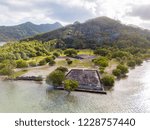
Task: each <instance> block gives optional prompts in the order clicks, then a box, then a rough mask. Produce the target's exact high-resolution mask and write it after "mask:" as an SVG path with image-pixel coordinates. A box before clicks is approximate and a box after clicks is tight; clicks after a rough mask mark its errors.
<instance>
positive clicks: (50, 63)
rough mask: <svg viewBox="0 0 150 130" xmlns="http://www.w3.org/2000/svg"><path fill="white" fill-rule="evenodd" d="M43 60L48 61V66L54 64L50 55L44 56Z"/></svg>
mask: <svg viewBox="0 0 150 130" xmlns="http://www.w3.org/2000/svg"><path fill="white" fill-rule="evenodd" d="M45 60H46V62H47V63H49V65H50V66H52V65H54V64H55V61H54V58H53V57H51V56H48V57H46V58H45Z"/></svg>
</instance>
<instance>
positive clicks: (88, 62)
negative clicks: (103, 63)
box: [56, 59, 95, 68]
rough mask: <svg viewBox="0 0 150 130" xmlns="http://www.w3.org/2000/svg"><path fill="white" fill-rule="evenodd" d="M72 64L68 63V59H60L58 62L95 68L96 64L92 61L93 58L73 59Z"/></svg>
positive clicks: (61, 64)
mask: <svg viewBox="0 0 150 130" xmlns="http://www.w3.org/2000/svg"><path fill="white" fill-rule="evenodd" d="M72 61H73V62H72V64H71V65H68V64H67V62H66V60H60V61H57V62H56V65H57V66H65V67H69V68H71V67H85V68H94V67H95V66H94V64H93V63H92V61H91V60H88V59H84V60H78V59H73V60H72Z"/></svg>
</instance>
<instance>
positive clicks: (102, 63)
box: [93, 57, 108, 67]
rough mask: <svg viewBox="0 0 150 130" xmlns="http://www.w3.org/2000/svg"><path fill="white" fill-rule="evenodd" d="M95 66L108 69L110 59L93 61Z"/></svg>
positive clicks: (99, 58)
mask: <svg viewBox="0 0 150 130" xmlns="http://www.w3.org/2000/svg"><path fill="white" fill-rule="evenodd" d="M93 62H94V64H95V65H98V66H102V67H107V66H108V59H107V58H106V57H98V58H96V59H94V60H93Z"/></svg>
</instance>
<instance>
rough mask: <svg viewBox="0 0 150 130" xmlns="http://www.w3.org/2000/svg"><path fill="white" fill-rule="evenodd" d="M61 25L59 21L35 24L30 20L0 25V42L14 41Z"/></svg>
mask: <svg viewBox="0 0 150 130" xmlns="http://www.w3.org/2000/svg"><path fill="white" fill-rule="evenodd" d="M60 27H62V25H61V24H60V23H57V22H56V23H54V24H41V25H36V24H33V23H31V22H27V23H24V24H20V25H16V26H0V42H8V41H11V40H13V41H16V40H20V39H23V38H26V37H31V36H34V35H37V34H39V33H45V32H49V31H52V30H55V29H58V28H60Z"/></svg>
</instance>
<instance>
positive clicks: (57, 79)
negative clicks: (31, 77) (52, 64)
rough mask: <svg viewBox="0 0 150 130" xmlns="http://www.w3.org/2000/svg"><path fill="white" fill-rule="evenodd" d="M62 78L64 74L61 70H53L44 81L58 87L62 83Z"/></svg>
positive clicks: (63, 78)
mask: <svg viewBox="0 0 150 130" xmlns="http://www.w3.org/2000/svg"><path fill="white" fill-rule="evenodd" d="M64 80H65V74H64V73H63V72H62V71H59V70H55V71H53V72H52V73H50V74H49V75H48V76H47V78H46V83H47V84H51V85H53V86H54V87H58V86H61V85H62V82H63V81H64Z"/></svg>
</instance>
